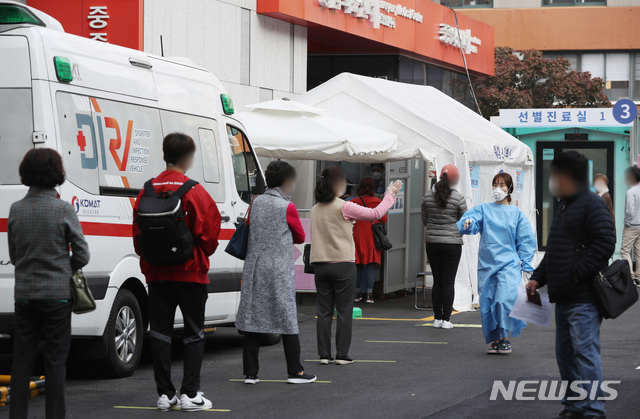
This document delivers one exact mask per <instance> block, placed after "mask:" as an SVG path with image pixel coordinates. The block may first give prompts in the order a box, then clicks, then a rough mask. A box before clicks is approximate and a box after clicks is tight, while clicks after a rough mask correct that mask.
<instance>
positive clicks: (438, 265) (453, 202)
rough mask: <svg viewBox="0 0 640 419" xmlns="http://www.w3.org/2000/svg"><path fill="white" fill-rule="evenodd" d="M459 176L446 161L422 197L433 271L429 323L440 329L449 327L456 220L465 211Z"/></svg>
mask: <svg viewBox="0 0 640 419" xmlns="http://www.w3.org/2000/svg"><path fill="white" fill-rule="evenodd" d="M459 179H460V172H459V171H458V168H457V167H456V166H454V165H453V164H447V165H446V166H444V167H443V168H442V171H441V172H440V181H439V182H438V183H436V184H435V186H434V187H433V189H431V190H430V191H427V193H426V194H425V195H424V198H423V199H422V223H423V224H424V226H425V227H426V230H425V234H424V241H425V243H426V248H427V258H428V259H429V265H430V266H431V273H432V274H433V289H432V290H431V300H432V302H433V317H434V320H433V327H436V328H442V329H453V324H452V323H451V311H452V310H453V299H454V296H455V282H456V273H457V272H458V265H459V264H460V257H461V256H462V235H461V234H460V232H459V231H458V227H457V226H456V223H457V222H458V221H459V220H460V218H462V215H463V214H464V213H465V212H467V203H466V202H465V200H464V196H462V194H461V193H460V192H458V191H456V190H455V188H456V185H457V184H458V180H459Z"/></svg>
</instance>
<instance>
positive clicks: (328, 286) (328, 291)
mask: <svg viewBox="0 0 640 419" xmlns="http://www.w3.org/2000/svg"><path fill="white" fill-rule="evenodd" d="M315 281H316V292H317V294H316V305H317V313H318V321H317V333H318V355H320V357H331V323H332V321H333V309H334V308H335V309H336V310H337V311H338V325H337V328H336V349H337V356H339V357H348V356H349V347H350V346H351V323H352V320H353V299H354V298H355V293H356V265H355V263H353V262H341V263H324V264H320V265H316V267H315Z"/></svg>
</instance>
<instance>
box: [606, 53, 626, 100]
mask: <svg viewBox="0 0 640 419" xmlns="http://www.w3.org/2000/svg"><path fill="white" fill-rule="evenodd" d="M605 76H606V82H605V90H604V92H605V94H606V95H607V96H608V97H609V99H613V100H616V99H628V98H629V54H626V53H610V54H607V56H606V70H605Z"/></svg>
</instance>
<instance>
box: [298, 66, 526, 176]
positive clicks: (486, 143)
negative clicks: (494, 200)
mask: <svg viewBox="0 0 640 419" xmlns="http://www.w3.org/2000/svg"><path fill="white" fill-rule="evenodd" d="M294 100H295V101H297V102H301V103H303V104H306V105H310V106H315V107H318V108H321V109H324V110H325V111H326V114H327V115H330V116H332V117H335V118H337V119H343V120H346V121H350V122H358V123H360V124H363V125H366V126H369V127H375V128H377V129H380V130H383V131H387V132H392V133H395V134H397V135H398V137H399V145H398V148H397V149H396V150H395V151H392V152H387V153H380V154H376V155H375V156H371V157H373V158H372V159H369V161H393V160H404V159H410V158H421V159H424V160H427V161H429V162H431V163H434V164H437V166H441V165H443V164H446V163H452V162H453V161H454V160H457V159H463V160H467V161H474V162H487V163H495V164H498V163H507V164H510V163H512V164H519V165H522V164H524V163H525V162H532V153H531V149H530V148H529V147H527V146H526V145H524V144H523V143H521V142H520V141H518V140H517V139H516V138H514V137H512V136H511V135H509V134H507V133H506V132H504V131H503V130H502V129H500V128H499V127H498V126H496V125H494V124H492V123H491V122H489V121H487V120H486V119H484V118H483V117H481V116H480V115H478V114H477V113H475V112H474V111H472V110H471V109H469V108H467V107H466V106H464V105H463V104H461V103H459V102H458V101H456V100H455V99H453V98H451V97H449V96H447V95H446V94H444V93H442V92H441V91H439V90H438V89H436V88H434V87H429V86H418V85H413V84H405V83H397V82H392V81H388V80H384V79H377V78H371V77H364V76H358V75H355V74H350V73H342V74H340V75H338V76H336V77H334V78H332V79H331V80H329V81H327V82H325V83H323V84H322V85H320V86H318V87H316V88H315V89H313V90H310V91H309V92H307V93H304V94H303V95H301V96H299V97H297V98H295V99H294ZM297 158H301V159H302V158H305V157H302V156H300V157H297ZM306 158H309V157H306ZM346 160H349V159H346ZM436 162H437V163H436Z"/></svg>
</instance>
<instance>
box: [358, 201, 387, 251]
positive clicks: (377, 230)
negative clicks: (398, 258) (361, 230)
mask: <svg viewBox="0 0 640 419" xmlns="http://www.w3.org/2000/svg"><path fill="white" fill-rule="evenodd" d="M360 200H361V201H362V206H363V207H365V208H367V204H365V203H364V199H363V198H362V197H360ZM371 231H372V232H373V244H374V245H375V246H376V249H380V250H390V249H391V248H393V244H391V241H390V240H389V237H387V232H386V231H385V228H384V224H382V223H380V222H379V221H377V222H372V223H371Z"/></svg>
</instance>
